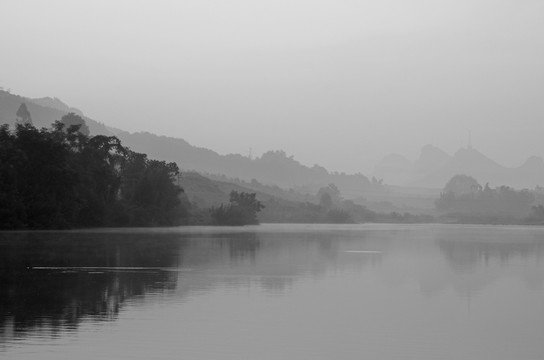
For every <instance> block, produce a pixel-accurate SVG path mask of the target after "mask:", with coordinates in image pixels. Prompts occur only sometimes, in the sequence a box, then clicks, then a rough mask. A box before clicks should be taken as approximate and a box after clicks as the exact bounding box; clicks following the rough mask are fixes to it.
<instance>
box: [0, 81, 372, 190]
mask: <svg viewBox="0 0 544 360" xmlns="http://www.w3.org/2000/svg"><path fill="white" fill-rule="evenodd" d="M22 102H25V103H26V104H27V107H28V110H29V111H30V114H31V115H32V119H33V123H34V125H35V126H37V127H49V126H51V124H52V123H53V122H54V121H55V120H60V118H61V117H62V116H63V115H65V114H66V113H68V112H76V113H80V114H81V112H80V111H79V110H77V109H74V108H72V107H70V106H69V105H66V104H65V103H63V102H62V101H61V100H59V99H57V98H49V97H46V98H40V99H29V98H24V97H21V96H18V95H14V94H11V93H9V92H7V91H0V123H7V124H13V123H14V122H15V118H16V117H15V113H16V112H17V109H18V108H19V106H20V105H21V103H22ZM83 118H84V119H85V121H86V123H87V126H88V127H89V129H90V132H91V134H92V135H96V134H104V135H116V136H118V137H119V138H120V139H121V141H122V142H123V144H124V145H126V146H128V147H130V148H131V149H133V150H134V151H138V152H142V153H146V154H148V155H149V157H150V158H154V159H161V160H165V161H173V162H176V163H177V164H178V166H179V167H180V169H182V170H183V171H189V170H194V171H198V172H204V173H209V174H224V175H226V176H228V177H231V178H239V179H243V180H246V181H251V180H252V179H256V180H258V181H259V182H261V183H263V184H266V185H278V186H280V187H282V188H286V189H290V188H295V187H296V188H298V189H299V190H300V191H306V192H308V193H315V192H316V191H317V190H318V189H319V188H320V187H323V186H326V185H328V184H329V183H334V184H336V185H337V186H338V188H339V189H340V190H341V191H342V193H343V194H344V196H346V197H355V196H358V195H361V194H362V193H364V192H366V191H368V189H370V188H371V187H372V184H371V182H370V181H369V179H368V178H367V177H365V176H364V175H362V174H354V175H350V174H344V173H331V172H329V171H328V170H326V169H325V168H323V167H321V166H318V165H314V166H312V167H309V166H305V165H303V164H301V163H299V162H298V161H297V160H295V159H294V158H293V157H292V156H287V155H286V154H285V152H283V151H269V152H267V153H265V154H263V155H262V156H261V157H258V158H254V159H252V158H249V157H245V156H241V155H237V154H229V155H220V154H218V153H216V152H215V151H212V150H209V149H206V148H201V147H197V146H193V145H191V144H189V143H188V142H187V141H185V140H183V139H179V138H172V137H166V136H158V135H154V134H151V133H146V132H139V133H129V132H126V131H122V130H118V129H113V128H109V127H107V126H105V125H104V124H102V123H99V122H97V121H95V120H93V119H90V118H88V117H85V116H83Z"/></svg>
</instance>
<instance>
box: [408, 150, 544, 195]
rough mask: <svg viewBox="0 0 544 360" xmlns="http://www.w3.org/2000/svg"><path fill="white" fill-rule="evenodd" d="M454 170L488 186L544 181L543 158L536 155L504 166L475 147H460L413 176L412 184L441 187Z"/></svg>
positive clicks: (526, 185)
mask: <svg viewBox="0 0 544 360" xmlns="http://www.w3.org/2000/svg"><path fill="white" fill-rule="evenodd" d="M456 174H465V175H469V176H472V177H474V178H475V179H476V180H478V182H479V183H481V184H485V183H489V184H490V185H491V186H500V185H507V186H511V187H514V188H517V189H523V188H529V189H532V188H535V186H537V185H542V184H544V162H543V161H542V159H541V158H539V157H532V158H530V159H528V160H527V161H526V162H525V163H524V164H523V165H521V166H519V167H516V168H507V167H504V166H502V165H500V164H498V163H497V162H495V161H493V160H492V159H490V158H488V157H487V156H485V155H484V154H482V153H481V152H479V151H478V150H476V149H473V148H468V149H460V150H458V151H457V152H456V153H455V155H454V156H453V157H452V158H450V159H449V160H448V161H446V162H445V164H443V166H441V167H440V168H439V169H437V170H435V171H433V172H432V173H430V174H428V175H426V176H423V177H421V178H419V179H416V180H415V181H414V182H413V183H412V184H413V185H414V186H419V187H440V188H441V187H443V186H444V184H446V182H447V181H448V180H449V179H451V178H452V177H453V176H454V175H456Z"/></svg>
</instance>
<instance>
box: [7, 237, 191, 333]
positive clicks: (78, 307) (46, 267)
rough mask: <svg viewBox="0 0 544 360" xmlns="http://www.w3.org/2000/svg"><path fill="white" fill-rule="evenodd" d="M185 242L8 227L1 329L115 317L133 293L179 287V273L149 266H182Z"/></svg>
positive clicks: (64, 325) (51, 326) (53, 327)
mask: <svg viewBox="0 0 544 360" xmlns="http://www.w3.org/2000/svg"><path fill="white" fill-rule="evenodd" d="M185 246H186V242H184V241H182V240H181V241H180V239H179V238H171V237H166V238H165V237H164V236H161V237H158V236H156V235H153V234H137V235H132V236H130V237H127V236H126V235H122V234H117V235H115V234H108V235H107V236H106V235H104V234H92V233H56V232H48V233H2V234H0V264H2V265H1V267H0V282H1V284H2V295H1V296H0V309H1V311H0V329H3V331H4V332H6V331H9V332H12V331H13V332H14V333H15V334H16V335H22V334H24V333H25V332H26V331H27V330H29V329H32V328H36V327H47V328H49V329H50V330H51V331H52V332H53V333H54V332H55V331H56V330H57V329H59V328H64V329H70V328H75V327H77V325H78V324H79V323H80V321H81V320H82V319H83V318H88V317H92V318H95V319H102V320H108V319H115V318H116V316H117V314H118V312H119V309H120V307H121V306H122V304H123V303H124V302H125V301H126V300H127V299H129V298H133V297H137V296H140V295H144V294H145V293H147V292H150V291H151V292H152V291H168V290H173V289H174V288H175V284H176V281H177V273H172V272H168V271H161V270H147V269H148V268H152V269H157V268H172V267H174V268H178V267H180V266H182V264H181V263H180V258H179V256H178V254H179V253H181V252H183V248H184V247H185ZM117 268H121V269H117ZM131 268H135V269H131ZM138 268H140V269H138ZM8 325H9V326H10V327H11V329H6V326H8Z"/></svg>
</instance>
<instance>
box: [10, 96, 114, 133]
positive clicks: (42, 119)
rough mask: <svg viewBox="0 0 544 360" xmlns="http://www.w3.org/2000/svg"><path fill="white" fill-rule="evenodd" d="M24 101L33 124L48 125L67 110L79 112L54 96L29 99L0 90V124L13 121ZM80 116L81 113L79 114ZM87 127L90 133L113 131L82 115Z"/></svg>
mask: <svg viewBox="0 0 544 360" xmlns="http://www.w3.org/2000/svg"><path fill="white" fill-rule="evenodd" d="M23 102H24V103H25V104H26V106H27V108H28V111H29V112H30V115H31V116H32V122H33V124H34V126H36V127H38V128H41V127H50V126H51V124H52V123H53V122H55V121H56V120H60V119H61V118H62V117H63V116H64V115H66V114H67V113H69V112H79V113H81V112H80V111H79V110H77V109H74V108H71V107H69V106H68V105H66V104H64V103H63V102H62V101H60V100H58V99H54V98H40V99H30V98H25V97H22V96H18V95H14V94H11V93H9V92H7V91H4V90H0V124H10V125H13V124H14V123H15V113H16V112H17V109H19V106H21V103H23ZM80 116H81V115H80ZM82 117H83V119H85V122H86V123H87V126H88V127H89V130H90V132H91V134H92V135H97V134H103V135H112V134H113V133H112V132H111V131H110V130H108V128H107V127H106V126H105V125H104V124H102V123H99V122H98V121H95V120H93V119H90V118H88V117H86V116H82Z"/></svg>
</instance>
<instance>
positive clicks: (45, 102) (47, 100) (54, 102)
mask: <svg viewBox="0 0 544 360" xmlns="http://www.w3.org/2000/svg"><path fill="white" fill-rule="evenodd" d="M29 100H30V101H31V102H33V103H34V104H36V105H41V106H44V107H49V108H52V109H57V110H60V111H62V112H64V113H74V114H77V115H79V116H85V115H83V113H82V112H81V110H79V109H76V108H73V107H70V106H68V105H66V104H65V103H63V102H62V101H61V100H60V99H59V98H51V97H43V98H36V99H29Z"/></svg>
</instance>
